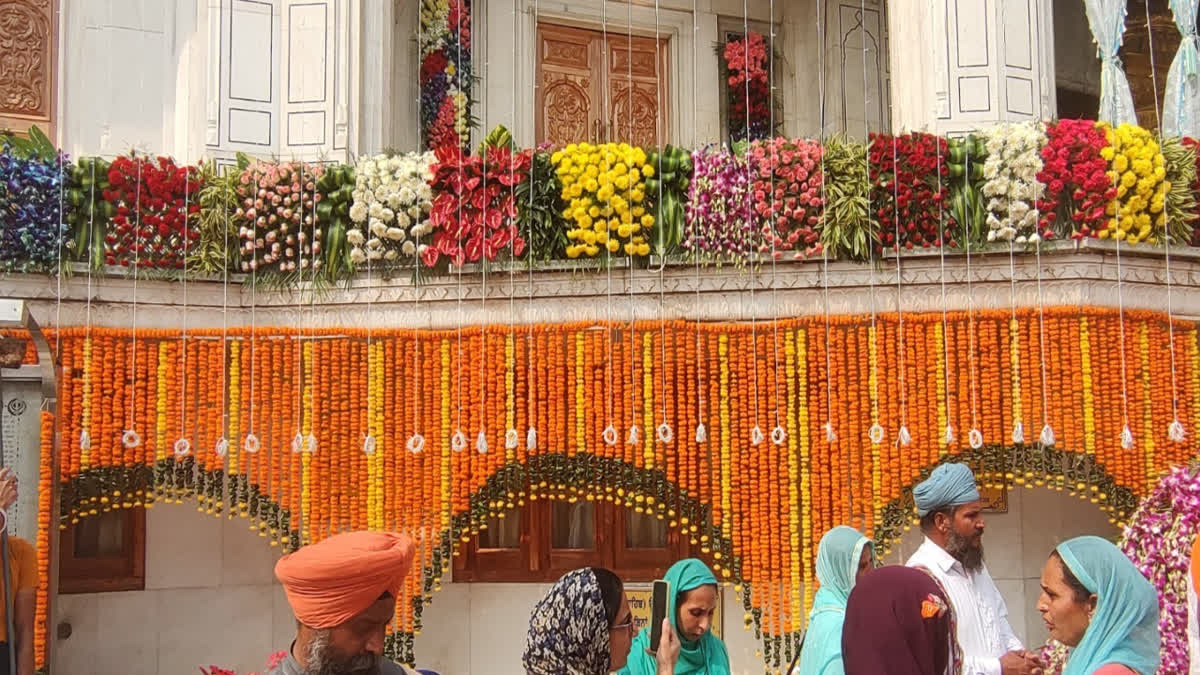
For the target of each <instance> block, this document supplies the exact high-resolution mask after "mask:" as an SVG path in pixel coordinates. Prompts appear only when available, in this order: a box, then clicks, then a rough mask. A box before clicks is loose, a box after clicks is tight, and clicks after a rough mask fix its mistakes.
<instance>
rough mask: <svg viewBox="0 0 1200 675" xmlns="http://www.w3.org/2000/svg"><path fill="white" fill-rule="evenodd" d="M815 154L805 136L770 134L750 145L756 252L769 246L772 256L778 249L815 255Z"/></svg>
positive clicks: (817, 184)
mask: <svg viewBox="0 0 1200 675" xmlns="http://www.w3.org/2000/svg"><path fill="white" fill-rule="evenodd" d="M821 153H822V149H821V145H820V144H819V143H817V142H816V141H811V140H805V139H797V140H788V139H786V138H772V139H769V140H765V141H757V142H755V143H754V145H752V146H751V147H750V152H749V158H750V165H751V167H753V175H754V180H753V182H752V183H751V195H752V198H753V200H754V212H755V213H756V214H757V215H758V222H759V227H760V231H761V233H762V240H761V242H762V243H761V244H760V250H761V251H762V252H765V253H769V252H771V251H772V250H774V255H775V258H776V259H779V258H781V257H783V252H784V251H794V253H793V257H794V258H796V259H800V258H804V257H806V256H810V255H816V254H820V252H821V234H820V230H819V226H820V223H821V213H822V208H823V206H824V202H823V201H822V199H821Z"/></svg>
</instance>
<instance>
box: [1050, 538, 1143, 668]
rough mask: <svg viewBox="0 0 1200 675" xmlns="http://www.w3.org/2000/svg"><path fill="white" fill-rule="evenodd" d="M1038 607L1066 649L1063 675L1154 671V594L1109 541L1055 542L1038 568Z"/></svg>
mask: <svg viewBox="0 0 1200 675" xmlns="http://www.w3.org/2000/svg"><path fill="white" fill-rule="evenodd" d="M1037 607H1038V611H1039V612H1041V613H1042V620H1043V621H1045V622H1046V627H1047V628H1048V629H1049V630H1050V636H1051V637H1052V638H1054V639H1055V640H1058V641H1059V642H1061V643H1063V644H1064V645H1066V646H1068V647H1070V648H1071V653H1070V655H1069V656H1068V657H1067V663H1066V667H1065V668H1064V669H1063V675H1153V674H1154V672H1155V671H1157V670H1158V663H1159V655H1158V654H1159V647H1160V639H1159V634H1158V593H1157V591H1155V589H1154V586H1153V584H1151V583H1150V582H1149V581H1147V580H1146V578H1145V577H1144V576H1142V573H1141V572H1140V571H1138V568H1137V567H1135V566H1134V564H1133V563H1132V562H1130V561H1129V558H1127V557H1125V554H1124V553H1121V550H1120V549H1118V548H1117V547H1116V546H1113V545H1112V543H1110V542H1109V541H1107V540H1105V539H1101V538H1100V537H1076V538H1075V539H1071V540H1068V541H1065V542H1063V543H1061V544H1059V545H1058V548H1056V549H1054V551H1053V552H1052V553H1051V554H1050V558H1049V559H1048V560H1047V561H1046V565H1045V567H1044V568H1043V569H1042V595H1041V597H1040V598H1038V605H1037Z"/></svg>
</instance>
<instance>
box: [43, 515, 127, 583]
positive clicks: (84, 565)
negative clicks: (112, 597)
mask: <svg viewBox="0 0 1200 675" xmlns="http://www.w3.org/2000/svg"><path fill="white" fill-rule="evenodd" d="M110 513H112V512H110ZM115 513H118V514H120V515H121V516H122V517H123V518H124V526H123V529H122V533H123V535H124V541H123V542H122V546H121V553H120V555H117V556H112V557H104V558H81V557H77V556H76V555H75V525H68V526H67V528H66V529H65V530H63V531H62V533H61V535H60V536H59V539H58V541H59V547H58V548H59V562H58V592H59V593H63V594H75V593H108V592H113V591H141V590H145V588H146V510H145V509H144V508H140V507H139V508H130V509H117V510H116V511H115ZM91 517H99V516H91Z"/></svg>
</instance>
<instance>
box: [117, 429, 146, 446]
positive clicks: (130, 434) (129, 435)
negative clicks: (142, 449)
mask: <svg viewBox="0 0 1200 675" xmlns="http://www.w3.org/2000/svg"><path fill="white" fill-rule="evenodd" d="M141 444H142V436H141V434H139V433H138V432H136V431H134V430H133V429H126V430H125V433H123V434H121V445H124V446H125V447H127V448H136V447H138V446H139V445H141Z"/></svg>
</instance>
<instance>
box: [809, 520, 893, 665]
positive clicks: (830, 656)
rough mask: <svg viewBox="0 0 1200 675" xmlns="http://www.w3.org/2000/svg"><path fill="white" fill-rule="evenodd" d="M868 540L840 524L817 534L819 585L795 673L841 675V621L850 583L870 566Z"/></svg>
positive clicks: (851, 588)
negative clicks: (821, 535) (819, 537)
mask: <svg viewBox="0 0 1200 675" xmlns="http://www.w3.org/2000/svg"><path fill="white" fill-rule="evenodd" d="M874 562H875V554H874V546H873V545H872V543H871V540H870V539H868V538H867V537H865V536H863V534H862V533H861V532H859V531H858V530H856V529H854V528H853V527H846V526H845V525H840V526H838V527H835V528H833V529H832V530H830V531H828V532H826V533H825V536H823V537H821V544H820V545H819V546H818V547H817V581H819V582H821V588H820V589H819V590H818V591H817V594H816V597H815V598H814V599H813V608H812V612H810V613H809V615H808V632H806V633H805V634H804V649H802V650H801V651H800V668H799V670H798V673H799V675H841V674H842V673H843V672H844V671H843V669H842V621H843V620H844V619H845V618H846V601H847V600H848V599H849V598H850V591H851V590H853V589H854V583H855V582H856V581H858V578H859V577H860V576H862V575H863V574H866V572H867V571H868V570H870V569H871V568H872V567H874Z"/></svg>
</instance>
